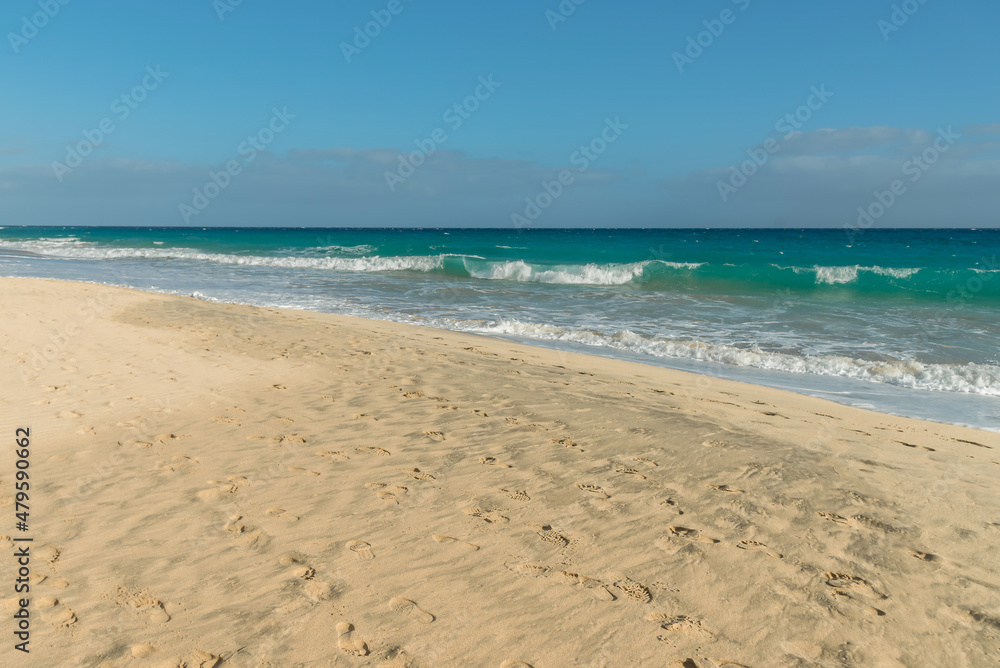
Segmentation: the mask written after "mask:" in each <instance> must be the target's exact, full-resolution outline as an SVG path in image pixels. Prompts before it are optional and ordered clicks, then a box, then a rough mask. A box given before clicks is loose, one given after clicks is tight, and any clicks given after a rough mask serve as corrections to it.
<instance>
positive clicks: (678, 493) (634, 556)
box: [0, 278, 1000, 668]
mask: <svg viewBox="0 0 1000 668" xmlns="http://www.w3.org/2000/svg"><path fill="white" fill-rule="evenodd" d="M0 303H2V308H3V312H4V313H5V327H4V328H3V330H2V331H0V348H2V349H3V350H4V351H5V352H6V353H7V354H6V355H4V358H3V362H2V364H3V367H2V368H3V371H4V376H5V378H6V379H7V382H6V384H5V385H4V387H3V389H2V390H0V404H2V405H3V406H4V408H5V410H4V411H3V418H2V422H3V425H2V429H3V433H8V432H9V433H10V434H13V433H14V430H15V428H18V427H23V426H28V427H30V428H31V430H32V439H33V441H32V443H33V446H32V447H33V451H32V452H33V459H32V462H31V471H32V476H33V477H32V484H33V485H34V486H33V488H32V490H33V491H32V517H33V518H36V519H35V520H34V524H33V526H34V527H35V528H34V530H33V531H34V539H35V540H34V543H33V547H32V549H33V550H36V552H35V554H36V557H37V558H36V559H35V561H33V565H32V569H34V570H33V573H36V574H37V575H40V576H43V577H42V578H41V579H38V578H36V579H35V580H34V581H33V582H32V592H31V596H32V599H33V604H34V605H35V606H36V607H35V608H32V610H33V611H35V610H37V618H36V619H34V621H33V624H34V628H33V635H32V660H35V659H37V660H38V661H40V662H41V663H38V664H29V665H57V664H58V665H67V666H70V665H81V666H82V665H90V664H89V663H87V662H88V661H90V662H98V661H103V662H106V665H111V666H117V665H133V663H135V665H149V666H151V667H153V668H160V666H163V665H177V663H178V662H182V661H186V662H187V663H188V664H189V665H212V666H217V665H218V666H248V667H250V666H252V667H253V668H257V667H258V666H260V665H268V663H270V664H271V665H291V664H293V663H295V662H303V663H305V664H306V665H325V664H327V663H332V664H333V665H340V662H344V665H371V666H386V667H388V666H398V667H407V666H435V665H476V666H478V665H482V666H500V665H501V664H502V663H503V662H506V661H512V660H517V661H523V662H525V663H526V664H528V665H530V666H533V667H534V668H544V667H546V666H563V665H575V666H593V667H597V666H615V665H670V666H673V665H675V663H676V665H678V666H679V665H691V664H693V665H696V666H698V667H699V668H704V667H712V666H716V667H717V666H723V665H743V666H751V667H753V668H763V667H764V666H791V665H815V666H824V667H825V666H834V665H837V666H841V665H849V666H872V665H875V666H892V667H894V668H896V667H899V666H909V665H933V664H935V662H937V663H940V664H943V665H985V664H986V663H988V662H989V661H991V660H995V658H996V643H995V641H996V634H997V628H1000V610H997V609H996V604H995V601H996V595H997V592H998V591H1000V572H998V568H997V566H996V563H995V559H993V558H992V553H993V549H992V546H993V545H995V543H996V541H997V540H998V538H1000V521H998V519H997V517H998V515H997V513H998V510H1000V485H998V484H997V483H998V482H1000V455H998V454H997V453H998V452H1000V436H998V435H997V434H993V433H991V432H986V431H982V430H977V429H972V428H966V427H958V426H953V425H947V424H942V423H934V422H926V421H921V420H916V419H912V418H903V417H897V416H893V415H888V414H882V413H877V412H874V411H868V410H864V409H858V408H853V407H849V406H844V405H842V404H838V403H834V402H830V401H827V400H823V399H819V398H815V397H810V396H805V395H800V394H795V393H792V392H788V391H784V390H777V389H772V388H768V387H763V386H756V385H749V384H745V383H740V382H738V381H729V380H723V379H717V378H712V377H710V376H703V375H699V374H692V373H687V372H682V371H675V370H672V369H667V368H663V367H657V366H652V365H647V364H641V363H635V362H626V361H621V360H616V359H610V358H604V357H599V356H592V355H584V354H579V353H570V352H561V351H558V350H553V349H548V348H542V347H539V346H531V345H525V344H520V343H514V342H509V341H504V340H503V339H498V338H493V337H487V336H481V335H476V334H466V333H461V332H453V331H447V330H438V329H433V328H428V327H420V326H413V325H408V324H401V323H395V322H392V321H381V320H369V319H364V318H359V317H354V316H342V315H332V314H326V313H319V312H314V311H300V310H292V309H274V308H262V307H252V306H240V305H235V304H224V303H215V302H207V301H203V300H199V299H196V298H191V297H180V296H174V295H166V294H163V293H154V292H144V291H139V290H134V289H130V288H114V287H109V286H103V285H99V284H93V283H84V282H75V281H61V280H53V279H21V278H7V279H3V280H0ZM53 335H55V339H53V338H52V337H53ZM46 345H49V346H52V348H51V349H50V350H48V351H46V350H45V349H44V346H46ZM36 352H37V353H38V354H39V355H41V357H40V358H35V355H34V353H36ZM48 353H52V354H51V355H49V354H48ZM33 358H34V359H33ZM41 361H45V363H44V364H41V363H39V362H41ZM36 367H37V368H36ZM14 470H15V469H14V460H13V458H12V456H11V457H6V458H4V459H3V460H2V461H0V497H3V498H4V499H5V508H6V509H7V512H5V514H4V519H3V522H4V526H3V527H2V528H0V534H8V536H7V537H6V538H4V537H0V541H4V540H7V539H9V537H10V535H11V532H12V531H13V523H14V515H13V513H14V508H13V492H12V490H13V489H14V475H13V474H14ZM12 568H13V566H12V564H11V560H6V561H5V563H3V564H2V565H0V579H3V580H4V581H7V582H12V581H13V578H14V573H13V570H12ZM16 603H17V601H16V600H12V599H10V598H2V599H0V607H2V608H3V609H4V611H5V612H6V611H7V610H8V609H10V611H11V614H13V613H14V612H16V609H14V608H12V606H14V605H16ZM348 627H350V628H348ZM943 639H946V640H943ZM0 655H2V656H5V657H6V656H13V655H12V654H11V648H10V647H2V648H0ZM171 662H174V663H171ZM685 662H690V663H685ZM727 662H728V663H727ZM518 665H520V664H518Z"/></svg>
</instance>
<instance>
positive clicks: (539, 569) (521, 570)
mask: <svg viewBox="0 0 1000 668" xmlns="http://www.w3.org/2000/svg"><path fill="white" fill-rule="evenodd" d="M504 565H505V566H507V565H506V564H504ZM507 569H508V570H510V571H513V572H515V573H517V574H518V575H525V576H527V577H529V578H540V577H543V576H545V575H546V574H548V572H549V568H548V566H538V565H536V564H515V565H513V566H507Z"/></svg>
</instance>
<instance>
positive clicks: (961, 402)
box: [0, 226, 1000, 432]
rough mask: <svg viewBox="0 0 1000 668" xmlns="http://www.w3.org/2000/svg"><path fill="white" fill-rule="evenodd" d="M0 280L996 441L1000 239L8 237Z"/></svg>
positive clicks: (238, 231)
mask: <svg viewBox="0 0 1000 668" xmlns="http://www.w3.org/2000/svg"><path fill="white" fill-rule="evenodd" d="M0 276H33V277H45V278H57V279H68V280H77V281H89V282H94V283H102V284H108V285H120V286H128V287H132V288H138V289H141V290H149V291H154V292H163V293H170V294H178V295H188V296H193V297H196V298H198V299H202V300H206V301H212V302H233V303H242V304H255V305H260V306H272V307H288V308H298V309H309V310H313V311H322V312H328V313H341V314H348V315H354V316H362V317H365V318H375V319H382V320H393V321H397V322H404V323H413V324H418V325H425V326H429V327H436V328H441V329H447V330H455V331H461V332H474V333H477V334H483V335H486V336H491V337H497V338H503V339H508V340H514V341H519V342H523V343H529V344H532V345H535V346H542V347H546V348H551V349H557V350H563V351H574V352H583V353H588V354H591V355H601V356H606V357H613V358H619V359H624V360H630V361H635V362H641V363H644V364H648V365H654V366H661V367H669V368H674V369H682V370H685V371H692V372H695V373H698V374H701V375H703V376H707V377H718V378H726V379H732V380H739V381H745V382H750V383H756V384H759V385H766V386H770V387H775V388H781V389H786V390H791V391H794V392H798V393H801V394H807V395H813V396H818V397H824V398H826V399H830V400H833V401H836V402H839V403H842V404H847V405H851V406H858V407H862V408H869V409H873V410H878V411H882V412H885V413H890V414H895V415H903V416H910V417H918V418H924V419H929V420H934V421H939V422H946V423H952V424H961V425H966V426H972V427H977V428H980V429H987V430H990V431H998V432H1000V230H997V229H982V230H956V229H920V230H917V229H875V228H873V229H867V230H844V229H725V230H723V229H513V228H509V229H452V228H449V229H370V228H365V229H341V228H337V229H323V228H315V227H307V228H192V227H184V228H148V227H10V226H8V227H3V228H0ZM335 344H336V342H331V345H335Z"/></svg>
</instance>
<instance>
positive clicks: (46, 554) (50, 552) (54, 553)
mask: <svg viewBox="0 0 1000 668" xmlns="http://www.w3.org/2000/svg"><path fill="white" fill-rule="evenodd" d="M61 554H62V548H60V547H56V546H55V545H42V546H41V547H37V548H35V549H34V550H32V553H31V556H33V557H34V558H35V559H37V560H40V561H47V562H49V563H50V564H54V563H56V562H57V561H58V560H59V555H61Z"/></svg>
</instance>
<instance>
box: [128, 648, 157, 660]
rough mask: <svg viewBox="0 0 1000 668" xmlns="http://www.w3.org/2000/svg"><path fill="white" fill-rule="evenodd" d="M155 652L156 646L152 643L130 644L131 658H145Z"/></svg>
mask: <svg viewBox="0 0 1000 668" xmlns="http://www.w3.org/2000/svg"><path fill="white" fill-rule="evenodd" d="M154 652H156V648H155V647H153V646H152V645H132V658H133V659H146V658H149V657H150V656H152V655H153V653H154Z"/></svg>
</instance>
